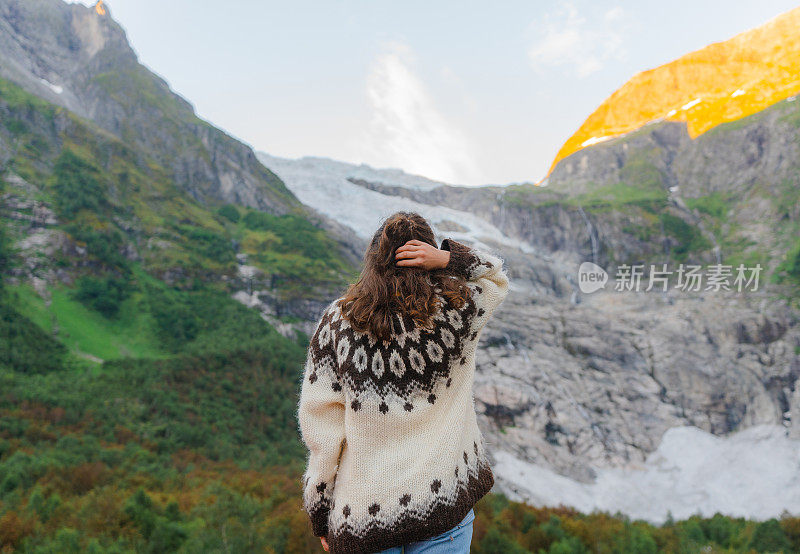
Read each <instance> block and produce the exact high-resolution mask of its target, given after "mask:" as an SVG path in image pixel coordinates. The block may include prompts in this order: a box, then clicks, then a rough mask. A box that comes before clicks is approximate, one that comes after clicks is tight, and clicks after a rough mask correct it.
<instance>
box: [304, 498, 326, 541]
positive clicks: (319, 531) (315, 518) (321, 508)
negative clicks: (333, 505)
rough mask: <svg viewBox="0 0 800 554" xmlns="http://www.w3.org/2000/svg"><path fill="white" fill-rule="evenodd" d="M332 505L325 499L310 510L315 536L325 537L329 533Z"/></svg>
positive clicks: (312, 529)
mask: <svg viewBox="0 0 800 554" xmlns="http://www.w3.org/2000/svg"><path fill="white" fill-rule="evenodd" d="M329 512H330V506H329V502H328V500H327V499H323V500H322V501H321V502H319V503H318V504H317V505H316V506H314V507H313V508H312V509H310V510H308V517H309V519H310V520H311V531H312V533H314V536H315V537H325V536H327V534H328V513H329Z"/></svg>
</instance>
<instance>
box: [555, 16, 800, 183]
mask: <svg viewBox="0 0 800 554" xmlns="http://www.w3.org/2000/svg"><path fill="white" fill-rule="evenodd" d="M798 25H800V8H795V9H793V10H790V11H788V12H786V13H783V14H781V15H779V16H777V17H775V18H773V19H771V20H770V21H768V22H766V23H764V24H763V25H760V26H758V27H756V28H754V29H751V30H749V31H745V32H743V33H740V34H738V35H736V36H734V37H732V38H730V39H728V40H725V41H721V42H716V43H713V44H709V45H708V46H706V47H704V48H701V49H700V50H697V51H695V52H690V53H689V54H686V55H684V56H681V57H680V58H678V59H676V60H674V61H672V62H669V63H667V64H664V65H662V66H659V67H656V68H653V69H650V70H647V71H643V72H641V73H638V74H636V75H634V76H633V77H632V78H631V79H630V80H629V81H628V82H627V83H625V84H624V85H623V86H622V87H620V88H619V89H618V90H616V91H615V92H614V93H613V94H612V95H611V96H609V97H608V98H607V99H606V100H604V101H603V102H602V103H601V104H600V106H598V108H597V109H596V110H595V111H594V112H593V113H592V114H591V115H590V116H589V117H588V118H587V119H586V121H584V122H583V124H582V125H581V126H580V128H579V129H578V130H577V131H576V132H575V133H574V134H573V135H572V136H571V137H569V139H567V141H566V142H565V143H564V145H563V146H562V147H561V149H560V150H559V151H558V153H557V155H556V158H555V160H554V161H553V164H552V166H551V168H550V171H552V170H553V169H554V168H555V167H556V166H557V164H558V163H559V162H560V161H561V160H562V159H564V158H566V157H568V156H570V155H571V154H573V153H575V152H577V151H579V150H581V149H582V148H585V147H587V146H591V145H593V144H598V143H600V142H603V141H606V140H609V139H611V138H614V137H618V136H620V135H623V134H625V133H629V132H632V131H635V130H636V129H639V128H641V127H642V126H644V125H646V124H648V123H652V122H656V121H683V122H686V128H687V130H688V134H689V136H690V137H691V138H696V137H697V136H699V135H701V134H702V133H705V132H706V131H708V130H710V129H713V128H714V127H716V126H717V125H719V124H721V123H726V122H730V121H736V120H738V119H741V118H742V117H745V116H747V115H751V114H754V113H756V112H760V111H761V110H763V109H765V108H767V107H769V106H771V105H773V104H775V103H776V102H778V101H780V100H784V99H786V98H788V97H789V96H792V95H795V94H797V93H798V92H800V77H799V76H798V75H800V71H799V70H800V43H798V41H797V28H798Z"/></svg>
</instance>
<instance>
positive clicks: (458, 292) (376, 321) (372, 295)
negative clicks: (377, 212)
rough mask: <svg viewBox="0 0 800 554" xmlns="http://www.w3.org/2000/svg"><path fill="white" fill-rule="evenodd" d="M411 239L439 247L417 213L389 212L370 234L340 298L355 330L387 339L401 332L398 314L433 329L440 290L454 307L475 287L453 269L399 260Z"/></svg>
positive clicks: (342, 306)
mask: <svg viewBox="0 0 800 554" xmlns="http://www.w3.org/2000/svg"><path fill="white" fill-rule="evenodd" d="M412 239H417V240H420V241H423V242H427V243H428V244H431V245H433V246H434V247H437V248H438V246H437V245H436V239H435V237H434V234H433V230H432V229H431V226H430V225H429V224H428V222H427V221H426V220H425V218H424V217H422V216H421V215H419V214H418V213H416V212H396V213H394V214H392V215H390V216H389V217H387V218H386V219H385V220H384V221H383V224H382V225H381V227H380V228H379V229H378V230H377V231H376V232H375V235H374V236H373V237H372V242H371V243H370V245H369V248H368V249H367V252H366V255H365V256H364V269H363V270H362V271H361V275H360V276H359V278H358V280H357V281H356V282H355V283H352V284H350V286H349V287H348V288H347V292H346V293H345V295H344V298H343V300H342V301H341V308H342V316H343V317H344V318H345V319H347V320H348V321H349V322H350V325H351V326H352V327H353V328H354V329H356V330H357V331H361V332H367V333H371V334H372V335H373V336H374V337H377V338H378V339H380V340H383V341H388V340H390V338H391V336H392V334H393V333H395V332H398V327H397V323H398V318H397V317H396V316H397V315H398V314H403V315H408V316H410V317H411V319H412V320H413V322H414V324H415V325H417V326H418V327H419V328H420V329H422V330H423V331H430V330H432V318H433V316H434V315H435V313H436V310H437V309H438V308H439V306H438V304H439V301H438V300H437V297H436V294H437V292H438V293H439V294H441V296H443V297H444V298H446V299H447V301H449V303H451V304H452V305H453V306H455V307H456V308H461V307H463V305H464V302H466V301H467V298H468V297H469V295H470V294H471V291H470V289H469V287H468V286H467V283H466V281H465V280H464V278H463V277H461V276H459V275H455V274H454V273H453V272H452V271H449V270H448V269H446V268H442V269H435V270H427V269H424V268H421V267H410V266H398V265H396V263H395V262H396V260H395V251H396V250H397V249H398V248H399V247H401V246H403V245H404V244H405V243H406V242H408V241H409V240H412Z"/></svg>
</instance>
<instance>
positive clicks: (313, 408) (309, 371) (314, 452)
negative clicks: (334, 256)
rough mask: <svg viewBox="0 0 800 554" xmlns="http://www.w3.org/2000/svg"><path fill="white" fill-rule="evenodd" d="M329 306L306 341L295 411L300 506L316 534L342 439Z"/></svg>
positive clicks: (321, 528) (322, 530)
mask: <svg viewBox="0 0 800 554" xmlns="http://www.w3.org/2000/svg"><path fill="white" fill-rule="evenodd" d="M331 306H332V305H329V307H328V309H326V310H325V313H323V315H322V318H321V319H320V322H319V323H318V324H317V328H316V330H315V331H314V334H313V335H312V337H311V341H310V342H309V346H308V354H307V358H306V364H305V369H304V372H303V384H302V387H301V390H300V400H299V403H298V413H297V419H298V421H299V424H300V431H301V435H302V439H303V442H304V443H305V445H306V447H307V448H308V460H307V465H306V471H305V474H304V475H303V509H304V510H305V511H306V512H307V513H308V516H309V518H310V520H311V527H312V530H313V533H314V535H315V536H317V537H321V536H325V535H327V533H328V513H329V511H330V509H331V499H332V498H333V489H334V483H335V481H336V474H337V469H338V464H339V456H340V454H341V451H342V447H343V444H344V439H345V427H344V414H345V406H344V404H345V396H344V392H343V391H342V386H341V383H340V382H339V379H338V378H337V375H336V371H335V369H336V356H335V352H334V346H333V337H332V333H331V328H330V317H331V313H330V308H331Z"/></svg>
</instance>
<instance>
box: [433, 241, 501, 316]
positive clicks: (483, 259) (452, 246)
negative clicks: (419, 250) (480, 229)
mask: <svg viewBox="0 0 800 554" xmlns="http://www.w3.org/2000/svg"><path fill="white" fill-rule="evenodd" d="M440 250H442V251H447V252H449V253H450V257H449V259H448V262H447V265H446V266H445V269H451V270H452V271H453V272H454V273H457V274H459V275H461V276H463V277H464V278H465V279H466V280H467V281H474V282H475V283H476V284H477V286H476V287H475V292H477V293H478V297H479V298H480V303H481V304H482V307H483V308H484V310H486V311H487V312H489V313H491V312H492V311H493V310H494V309H495V308H496V307H497V306H498V305H499V304H500V302H502V301H503V299H504V298H505V297H506V295H507V294H508V275H506V272H505V271H504V270H503V260H501V259H500V258H498V257H497V256H494V255H492V254H489V253H488V252H484V251H482V250H478V249H476V248H470V247H469V246H467V245H465V244H462V243H460V242H457V241H455V240H453V239H449V238H448V239H444V240H443V241H442V245H441V248H440ZM487 315H488V314H487Z"/></svg>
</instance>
